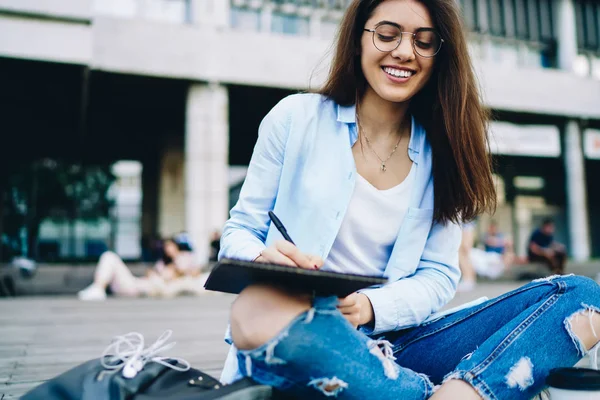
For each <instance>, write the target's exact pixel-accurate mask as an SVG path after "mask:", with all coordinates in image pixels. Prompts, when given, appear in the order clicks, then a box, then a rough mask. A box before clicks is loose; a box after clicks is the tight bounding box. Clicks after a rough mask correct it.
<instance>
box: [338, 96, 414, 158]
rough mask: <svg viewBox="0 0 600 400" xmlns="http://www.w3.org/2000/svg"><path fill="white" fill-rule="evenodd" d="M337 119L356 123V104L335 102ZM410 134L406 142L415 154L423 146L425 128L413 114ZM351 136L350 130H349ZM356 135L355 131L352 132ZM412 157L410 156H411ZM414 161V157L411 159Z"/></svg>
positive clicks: (352, 140)
mask: <svg viewBox="0 0 600 400" xmlns="http://www.w3.org/2000/svg"><path fill="white" fill-rule="evenodd" d="M337 120H338V122H344V123H347V124H355V123H356V104H352V105H350V106H341V105H339V104H337ZM411 123H412V125H411V135H410V142H409V143H408V149H409V150H410V151H412V152H414V153H415V154H419V152H420V150H421V148H422V147H423V141H424V140H425V130H424V129H423V127H422V126H421V125H420V124H419V123H418V122H417V121H416V120H415V118H414V117H413V116H411ZM350 132H351V136H353V135H352V133H353V132H352V130H350ZM354 135H356V132H354ZM355 140H356V138H351V145H352V144H354V141H355ZM411 158H412V157H411ZM413 161H415V159H413Z"/></svg>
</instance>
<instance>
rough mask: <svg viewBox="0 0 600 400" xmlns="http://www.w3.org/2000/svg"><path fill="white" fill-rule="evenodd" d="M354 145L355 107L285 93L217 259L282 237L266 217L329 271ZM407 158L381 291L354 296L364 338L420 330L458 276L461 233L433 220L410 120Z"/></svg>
mask: <svg viewBox="0 0 600 400" xmlns="http://www.w3.org/2000/svg"><path fill="white" fill-rule="evenodd" d="M357 138H358V134H357V129H356V110H355V107H354V106H349V107H343V106H340V105H338V104H336V103H335V102H333V101H332V100H329V99H327V98H325V97H323V96H321V95H317V94H297V95H292V96H289V97H287V98H285V99H283V100H282V101H281V102H280V103H279V104H277V105H276V106H275V107H274V108H273V109H272V110H271V111H270V112H269V114H267V116H266V117H265V118H264V120H263V121H262V123H261V125H260V128H259V135H258V140H257V142H256V146H255V148H254V153H253V155H252V160H251V161H250V166H249V168H248V174H247V176H246V180H245V182H244V185H243V187H242V190H241V193H240V198H239V200H238V203H237V204H236V205H235V207H234V208H233V209H232V210H231V214H230V219H229V220H228V221H227V223H226V224H225V227H224V229H223V235H222V238H221V251H220V253H219V259H220V258H224V257H226V258H237V259H242V260H253V259H255V258H256V257H258V255H259V254H260V252H261V251H262V250H263V249H265V247H266V246H269V245H270V244H271V243H273V242H274V241H276V240H279V239H281V238H282V237H281V235H280V233H279V232H278V231H277V229H276V228H275V226H273V225H271V224H270V220H269V217H268V215H267V212H268V211H270V210H273V211H274V212H275V214H277V216H278V217H279V218H280V219H281V220H282V221H283V223H284V224H285V226H286V228H287V230H288V233H289V234H290V236H291V237H292V238H293V239H294V242H295V243H296V245H297V246H298V248H299V249H300V250H301V251H303V252H305V253H308V254H316V255H319V256H321V257H322V258H323V259H324V260H325V263H327V255H328V254H329V250H330V249H331V246H332V245H333V242H334V241H335V238H336V236H337V233H338V231H339V229H340V225H341V223H342V220H343V218H344V214H345V212H346V209H347V207H348V204H349V203H350V199H351V196H352V193H353V191H354V185H355V181H356V175H357V172H356V166H355V163H354V157H353V155H352V146H353V145H354V143H355V142H356V140H357ZM408 156H409V157H410V159H411V160H412V161H413V163H414V168H416V171H415V181H414V185H413V189H412V193H411V199H410V202H409V208H408V211H407V213H406V217H405V218H404V220H403V222H402V224H401V226H400V230H399V232H398V237H397V239H396V241H395V244H394V246H393V248H392V250H391V254H390V257H389V261H388V263H387V266H386V268H385V271H384V275H385V276H386V277H388V278H389V283H388V284H386V285H385V286H383V287H377V288H369V289H365V290H363V291H362V292H363V293H364V294H365V295H367V296H368V297H369V300H370V301H371V304H372V306H373V311H374V314H375V325H374V328H373V329H366V328H364V327H363V328H361V329H362V330H363V331H364V332H365V333H367V334H378V333H382V332H387V331H394V330H399V329H403V328H408V327H411V326H415V325H419V324H420V323H422V322H423V321H424V320H425V319H427V318H428V317H429V316H430V315H431V314H432V313H434V312H436V311H438V310H439V309H440V308H442V307H443V306H444V305H445V304H446V303H447V302H449V301H450V300H451V299H452V298H453V297H454V294H455V291H456V286H457V283H458V280H459V278H460V270H459V268H458V248H459V245H460V241H461V229H460V226H458V225H456V224H453V223H447V224H439V223H434V222H433V205H434V200H433V179H432V174H431V171H432V166H431V163H432V160H431V159H432V153H431V147H430V145H429V142H428V141H427V139H426V133H425V131H424V129H423V128H422V127H421V126H420V125H419V124H418V123H417V122H416V121H415V120H414V119H413V122H412V133H411V138H410V142H409V145H408ZM227 336H229V335H227ZM226 339H227V340H228V341H229V337H227V338H226ZM232 357H235V348H233V349H232V351H231V352H230V354H229V357H228V361H227V363H226V366H225V369H224V371H223V375H222V380H223V381H225V382H227V381H231V380H232V379H233V377H234V374H236V372H237V371H235V370H237V363H235V360H233V359H232Z"/></svg>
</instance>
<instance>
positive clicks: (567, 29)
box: [555, 0, 577, 71]
mask: <svg viewBox="0 0 600 400" xmlns="http://www.w3.org/2000/svg"><path fill="white" fill-rule="evenodd" d="M555 10H557V12H556V13H555V15H556V16H557V19H556V22H555V24H556V28H557V29H556V37H557V38H558V67H559V68H561V69H564V70H567V71H573V65H574V62H575V60H576V58H577V25H576V20H575V3H574V1H573V0H556V7H555Z"/></svg>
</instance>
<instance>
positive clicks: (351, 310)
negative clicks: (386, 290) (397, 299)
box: [338, 293, 375, 328]
mask: <svg viewBox="0 0 600 400" xmlns="http://www.w3.org/2000/svg"><path fill="white" fill-rule="evenodd" d="M338 310H340V312H341V313H342V315H343V316H344V317H345V318H346V319H347V320H348V321H349V322H350V323H351V324H352V326H354V327H355V328H356V327H358V326H359V325H366V324H368V323H370V322H372V321H373V318H375V315H374V314H373V306H372V305H371V300H369V298H368V297H367V296H366V295H364V294H362V293H352V294H351V295H349V296H347V297H344V298H343V299H340V301H339V303H338Z"/></svg>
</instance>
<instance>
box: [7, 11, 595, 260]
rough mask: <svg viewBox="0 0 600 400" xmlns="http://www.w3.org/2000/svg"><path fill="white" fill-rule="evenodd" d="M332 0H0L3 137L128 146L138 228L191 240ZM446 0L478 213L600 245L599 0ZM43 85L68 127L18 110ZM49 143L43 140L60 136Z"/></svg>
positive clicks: (313, 65) (318, 57) (223, 202)
mask: <svg viewBox="0 0 600 400" xmlns="http://www.w3.org/2000/svg"><path fill="white" fill-rule="evenodd" d="M348 4H349V0H56V1H52V2H48V1H45V0H0V57H1V58H0V73H2V74H3V75H4V76H5V78H4V79H6V80H7V81H6V82H5V83H6V87H8V88H10V90H9V91H8V93H10V97H9V96H5V97H4V98H3V102H2V109H3V110H4V111H6V114H7V115H6V116H5V117H3V119H5V120H8V121H9V122H10V123H9V124H8V126H9V127H10V129H11V131H10V133H11V137H12V136H14V137H15V138H16V139H15V140H18V139H19V137H21V136H22V135H24V136H23V137H26V136H27V132H25V131H26V130H30V131H35V132H37V133H36V134H39V130H40V129H47V130H48V131H49V132H54V131H56V132H58V131H60V134H65V133H64V132H67V131H69V129H71V130H72V132H73V133H72V137H67V136H65V139H64V140H65V141H67V142H68V143H70V144H72V143H73V137H75V138H80V139H81V138H83V139H81V140H82V141H83V142H84V144H80V146H82V147H78V148H81V149H85V150H84V151H83V153H82V154H84V156H81V157H84V158H85V159H86V160H107V159H110V160H114V161H118V160H137V161H139V162H141V165H142V166H143V168H142V171H141V172H140V174H141V176H140V180H141V188H142V189H141V190H142V192H143V196H142V197H143V198H142V199H141V223H140V225H141V226H140V232H141V233H140V234H141V235H142V236H143V235H154V234H159V235H163V236H166V235H170V234H173V233H176V232H178V231H181V230H187V231H188V232H189V233H190V234H191V235H192V237H193V238H194V240H195V241H196V242H197V243H198V244H200V245H199V246H198V247H199V248H200V249H201V252H202V255H205V254H206V252H207V251H208V242H209V240H208V238H209V237H210V235H211V233H212V232H213V231H214V230H215V229H219V228H220V227H221V226H222V224H223V223H224V221H225V219H226V218H227V212H228V209H229V207H230V204H231V202H230V198H229V197H230V189H231V187H234V188H235V187H236V186H239V182H240V181H241V180H243V176H244V175H243V171H244V166H245V165H247V163H248V162H249V157H250V154H251V152H252V147H253V144H254V141H255V140H256V135H257V133H256V131H257V127H258V123H259V122H260V119H261V118H262V116H264V114H265V113H266V112H267V111H268V110H269V109H270V107H272V106H273V105H274V104H275V103H276V102H277V101H278V100H279V99H280V98H282V97H283V96H285V95H287V94H289V93H293V92H296V91H299V90H306V89H310V88H315V87H318V86H319V85H320V84H321V83H322V82H323V81H324V79H325V76H326V74H327V72H328V65H329V59H330V55H331V44H332V41H333V39H334V36H335V30H336V27H337V24H338V22H339V20H340V17H341V15H342V13H343V11H344V9H345V8H346V7H347V5H348ZM460 6H461V8H462V10H463V17H464V22H465V25H466V27H467V28H468V30H469V43H470V47H471V52H472V55H473V59H474V62H475V68H476V70H477V72H478V77H479V80H480V84H481V87H482V90H483V95H484V99H485V102H486V104H487V106H488V107H490V108H491V109H492V110H493V111H494V118H495V121H494V122H493V123H492V126H491V145H492V151H493V153H494V154H495V156H496V157H495V158H496V164H497V182H498V187H499V196H500V198H499V200H500V207H499V209H498V212H497V214H496V215H495V216H494V218H495V219H496V220H498V222H499V224H500V227H501V228H502V229H503V230H505V231H507V232H508V233H511V234H512V235H514V237H515V240H516V244H517V250H518V252H519V253H521V254H523V253H524V252H525V246H526V241H527V239H528V236H529V234H530V232H531V230H532V229H533V228H534V227H535V226H536V224H537V223H539V221H540V220H541V219H542V218H544V217H546V216H552V217H554V218H555V220H556V221H557V226H558V228H559V230H558V237H559V239H561V240H562V241H565V242H566V243H567V244H568V247H569V251H570V255H571V256H572V258H574V259H576V260H587V259H589V258H590V257H592V256H596V257H598V256H600V189H599V188H598V187H597V185H595V180H596V179H597V178H595V177H596V176H598V174H599V173H600V5H599V4H598V3H597V2H596V1H594V0H460ZM8 72H10V74H8ZM7 75H11V76H17V78H10V79H9V78H6V76H7ZM15 79H16V80H18V81H19V82H22V83H19V84H16V83H14V81H15ZM19 79H20V80H19ZM31 82H34V83H31ZM52 82H55V84H54V86H52V84H51V83H52ZM23 85H28V86H27V90H28V92H29V96H27V97H26V96H24V95H23V94H22V93H23ZM57 91H58V92H61V95H62V96H63V97H64V98H65V100H64V107H62V108H61V110H62V111H61V112H63V113H64V118H65V120H69V118H71V117H69V115H71V114H73V118H74V121H75V122H73V123H72V128H69V129H63V128H61V127H62V126H63V125H64V124H63V125H60V124H59V123H58V122H56V123H55V125H52V124H50V125H43V126H38V125H35V123H33V122H32V123H31V125H27V124H23V122H22V121H23V119H24V116H25V115H28V114H27V113H26V112H25V111H24V110H26V109H27V110H29V109H30V107H31V105H30V100H31V96H33V97H36V96H37V97H39V98H44V99H46V100H47V101H46V102H45V103H44V104H48V103H53V100H52V99H55V98H56V93H57ZM42 92H43V93H42ZM69 99H72V100H69ZM34 103H35V104H38V106H40V107H42V105H41V102H37V103H36V102H34ZM59 104H63V103H60V102H59ZM50 106H52V104H51V105H50ZM50 106H48V105H46V106H45V107H50ZM53 115H54V113H53ZM16 116H20V118H19V119H17V117H16ZM53 121H54V120H52V121H51V122H53ZM0 123H1V122H0ZM49 126H53V127H50V128H49ZM69 126H71V125H69ZM0 129H1V128H0ZM69 132H70V131H69ZM31 135H33V134H31ZM57 135H58V133H57ZM65 135H67V134H65ZM3 136H4V135H3ZM32 137H34V136H32ZM35 137H37V136H35ZM23 140H25V139H23ZM57 140H59V139H57ZM61 140H62V139H61ZM77 140H79V139H77ZM77 143H79V142H77ZM52 146H53V145H52V144H49V146H48V147H47V148H46V150H47V152H51V153H52V152H53V154H54V153H56V154H61V150H60V149H62V148H64V146H63V147H61V146H58V145H57V146H54V147H52ZM34 153H35V155H36V156H39V157H47V156H52V155H53V154H45V153H44V151H43V149H42V150H40V151H35V152H34ZM489 218H490V217H488V216H486V217H483V218H482V222H483V223H485V221H487V219H489ZM134 237H136V236H134ZM204 244H206V246H204Z"/></svg>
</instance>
